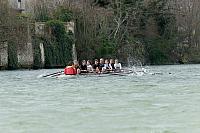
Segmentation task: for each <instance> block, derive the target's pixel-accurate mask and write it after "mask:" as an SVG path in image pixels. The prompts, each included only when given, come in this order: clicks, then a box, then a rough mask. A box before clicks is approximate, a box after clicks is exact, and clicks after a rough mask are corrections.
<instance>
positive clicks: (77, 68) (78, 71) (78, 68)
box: [74, 60, 81, 74]
mask: <svg viewBox="0 0 200 133" xmlns="http://www.w3.org/2000/svg"><path fill="white" fill-rule="evenodd" d="M74 66H75V68H76V71H77V74H80V73H81V70H80V66H79V63H78V61H77V60H74Z"/></svg>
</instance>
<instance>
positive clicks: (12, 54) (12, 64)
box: [8, 41, 18, 70]
mask: <svg viewBox="0 0 200 133" xmlns="http://www.w3.org/2000/svg"><path fill="white" fill-rule="evenodd" d="M17 68H18V58H17V47H16V44H15V43H14V42H13V41H9V42H8V69H9V70H15V69H17Z"/></svg>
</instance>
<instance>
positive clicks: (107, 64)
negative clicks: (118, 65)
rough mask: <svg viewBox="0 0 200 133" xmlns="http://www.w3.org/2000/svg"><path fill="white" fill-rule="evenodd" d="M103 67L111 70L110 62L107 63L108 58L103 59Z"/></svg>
mask: <svg viewBox="0 0 200 133" xmlns="http://www.w3.org/2000/svg"><path fill="white" fill-rule="evenodd" d="M103 69H104V70H105V71H111V70H112V69H111V67H110V64H109V61H108V59H106V60H105V64H104V67H103Z"/></svg>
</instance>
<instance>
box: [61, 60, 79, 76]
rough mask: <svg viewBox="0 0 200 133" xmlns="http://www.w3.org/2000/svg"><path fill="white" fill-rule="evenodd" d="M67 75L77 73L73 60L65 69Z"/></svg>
mask: <svg viewBox="0 0 200 133" xmlns="http://www.w3.org/2000/svg"><path fill="white" fill-rule="evenodd" d="M64 74H65V75H76V74H77V71H76V68H75V65H74V63H73V62H71V61H70V62H69V63H68V66H67V67H66V68H65V70H64Z"/></svg>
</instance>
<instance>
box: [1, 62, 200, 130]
mask: <svg viewBox="0 0 200 133" xmlns="http://www.w3.org/2000/svg"><path fill="white" fill-rule="evenodd" d="M149 69H150V73H149V74H145V75H142V76H141V75H140V76H139V75H129V76H105V77H102V76H100V77H99V76H92V77H89V76H80V77H76V78H68V79H57V78H38V76H39V75H41V74H47V73H52V72H56V71H59V70H56V69H53V70H20V71H1V72H0V133H200V65H181V66H178V65H177V66H151V67H149ZM152 73H156V74H152Z"/></svg>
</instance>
